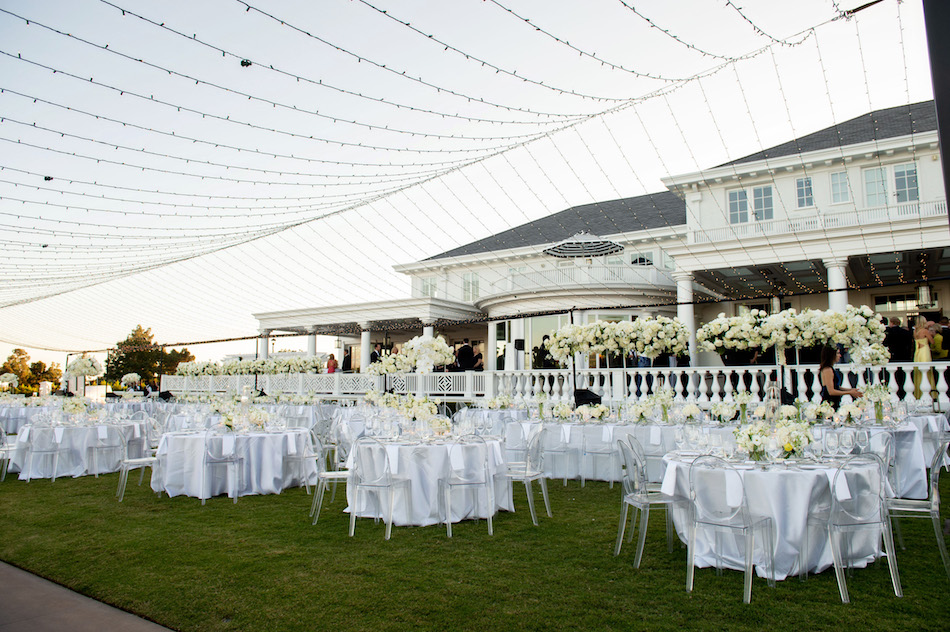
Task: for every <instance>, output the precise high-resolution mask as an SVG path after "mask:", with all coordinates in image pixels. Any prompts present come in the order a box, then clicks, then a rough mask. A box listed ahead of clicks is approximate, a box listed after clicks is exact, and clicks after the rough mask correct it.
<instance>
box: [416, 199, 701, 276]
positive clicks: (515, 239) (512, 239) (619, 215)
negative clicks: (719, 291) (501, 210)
mask: <svg viewBox="0 0 950 632" xmlns="http://www.w3.org/2000/svg"><path fill="white" fill-rule="evenodd" d="M685 223H686V205H685V204H684V203H683V200H681V199H680V198H678V197H676V196H675V195H674V194H672V193H670V192H669V191H663V192H661V193H651V194H649V195H641V196H639V197H632V198H623V199H620V200H609V201H607V202H595V203H593V204H584V205H582V206H574V207H571V208H569V209H567V210H564V211H560V212H558V213H554V214H553V215H547V216H545V217H542V218H540V219H536V220H534V221H533V222H529V223H527V224H522V225H521V226H516V227H514V228H510V229H508V230H506V231H504V232H501V233H496V234H494V235H491V236H489V237H486V238H484V239H480V240H478V241H474V242H472V243H470V244H465V245H464V246H459V247H458V248H454V249H452V250H448V251H446V252H443V253H441V254H437V255H435V256H432V257H429V258H428V259H426V261H431V260H433V259H444V258H447V257H461V256H465V255H474V254H479V253H483V252H493V251H495V250H507V249H509V248H523V247H525V246H536V245H539V244H549V243H552V242H556V241H561V240H562V239H567V238H568V237H571V236H573V235H575V234H576V233H579V232H581V231H585V230H586V231H587V232H589V233H591V234H593V235H598V236H603V235H613V234H616V233H625V232H633V231H638V230H648V229H655V228H666V227H668V226H679V225H681V224H685Z"/></svg>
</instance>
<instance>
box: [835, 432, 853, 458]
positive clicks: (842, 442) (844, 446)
mask: <svg viewBox="0 0 950 632" xmlns="http://www.w3.org/2000/svg"><path fill="white" fill-rule="evenodd" d="M838 447H839V448H840V449H841V454H842V455H843V456H848V455H849V454H851V451H852V450H854V430H844V431H842V432H841V437H840V438H839V440H838Z"/></svg>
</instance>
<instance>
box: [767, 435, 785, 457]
mask: <svg viewBox="0 0 950 632" xmlns="http://www.w3.org/2000/svg"><path fill="white" fill-rule="evenodd" d="M765 452H766V454H768V455H769V460H770V461H772V462H773V463H778V462H779V460H780V459H781V457H782V455H784V454H785V446H783V445H782V444H781V442H779V440H778V439H776V438H775V437H769V438H768V441H766V443H765Z"/></svg>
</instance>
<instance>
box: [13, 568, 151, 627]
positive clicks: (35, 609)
mask: <svg viewBox="0 0 950 632" xmlns="http://www.w3.org/2000/svg"><path fill="white" fill-rule="evenodd" d="M0 595H2V596H3V604H2V605H0V632H21V631H22V632H54V631H55V632H60V631H62V630H69V631H70V632H86V631H87V630H88V631H89V632H102V631H104V630H108V631H109V632H160V631H161V630H168V628H163V627H162V626H160V625H158V624H155V623H152V622H151V621H146V620H145V619H142V618H140V617H137V616H135V615H134V614H129V613H128V612H125V611H124V610H119V609H118V608H113V607H112V606H108V605H106V604H104V603H101V602H99V601H96V600H95V599H90V598H89V597H84V596H82V595H80V594H79V593H76V592H73V591H71V590H69V589H68V588H63V587H62V586H60V585H59V584H54V583H53V582H51V581H47V580H45V579H43V578H42V577H37V576H36V575H33V574H32V573H28V572H26V571H24V570H20V569H19V568H16V567H15V566H10V565H9V564H4V563H3V562H0Z"/></svg>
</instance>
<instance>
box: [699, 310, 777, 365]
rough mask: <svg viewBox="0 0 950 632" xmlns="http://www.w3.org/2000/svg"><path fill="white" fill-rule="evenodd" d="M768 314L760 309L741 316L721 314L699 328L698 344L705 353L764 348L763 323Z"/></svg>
mask: <svg viewBox="0 0 950 632" xmlns="http://www.w3.org/2000/svg"><path fill="white" fill-rule="evenodd" d="M766 316H767V314H766V313H765V312H764V311H763V310H760V309H753V310H750V311H749V312H748V313H746V314H740V315H739V316H726V315H725V314H724V313H721V314H719V316H717V317H716V318H714V319H713V320H711V321H709V322H708V323H706V324H705V325H703V326H702V327H700V328H699V331H697V332H696V343H697V344H698V345H699V348H700V349H702V350H703V351H715V352H716V353H720V354H721V353H725V352H726V351H731V350H746V349H754V348H756V347H760V346H762V343H763V340H762V330H761V326H762V322H763V321H764V320H765V318H766Z"/></svg>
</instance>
